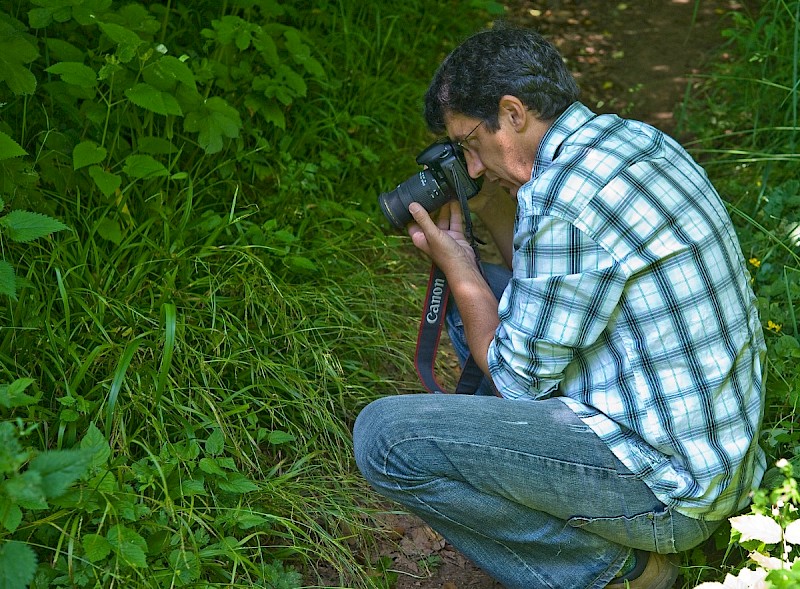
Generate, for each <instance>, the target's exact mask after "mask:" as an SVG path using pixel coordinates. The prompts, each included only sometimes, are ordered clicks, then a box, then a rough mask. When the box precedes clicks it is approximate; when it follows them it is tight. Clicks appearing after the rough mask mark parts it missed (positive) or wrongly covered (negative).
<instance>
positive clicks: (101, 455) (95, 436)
mask: <svg viewBox="0 0 800 589" xmlns="http://www.w3.org/2000/svg"><path fill="white" fill-rule="evenodd" d="M80 447H81V450H86V451H88V452H90V453H91V454H90V455H91V462H90V466H91V467H92V468H95V467H98V466H102V465H104V464H105V463H106V462H108V459H109V458H110V457H111V447H110V446H109V444H108V441H107V440H106V439H105V437H103V432H101V431H100V429H99V428H98V427H97V426H96V425H95V424H94V422H92V423H90V424H89V428H88V429H87V430H86V435H85V436H83V439H82V440H81V446H80Z"/></svg>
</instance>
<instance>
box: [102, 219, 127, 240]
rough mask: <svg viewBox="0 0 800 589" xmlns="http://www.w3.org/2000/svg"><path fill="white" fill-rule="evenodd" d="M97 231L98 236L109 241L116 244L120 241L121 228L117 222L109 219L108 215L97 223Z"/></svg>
mask: <svg viewBox="0 0 800 589" xmlns="http://www.w3.org/2000/svg"><path fill="white" fill-rule="evenodd" d="M97 232H98V233H99V234H100V237H102V238H103V239H107V240H108V241H110V242H111V243H116V244H117V245H119V244H120V243H122V228H121V227H120V226H119V223H117V222H116V221H114V220H113V219H109V218H108V217H103V218H102V219H100V222H99V223H98V224H97Z"/></svg>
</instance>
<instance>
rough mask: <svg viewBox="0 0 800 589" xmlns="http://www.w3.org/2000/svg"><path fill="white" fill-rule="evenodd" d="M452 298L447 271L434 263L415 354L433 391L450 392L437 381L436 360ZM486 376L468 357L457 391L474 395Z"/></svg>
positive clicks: (424, 380) (419, 370) (421, 374)
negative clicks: (445, 273)
mask: <svg viewBox="0 0 800 589" xmlns="http://www.w3.org/2000/svg"><path fill="white" fill-rule="evenodd" d="M449 297H450V288H449V287H448V286H447V278H446V277H445V275H444V272H442V271H441V270H439V268H438V267H436V265H435V264H434V265H432V266H431V272H430V277H429V278H428V290H427V292H426V293H425V304H424V305H423V309H422V320H421V321H420V325H419V334H418V335H417V349H416V353H415V355H414V366H415V367H416V369H417V374H418V375H419V378H420V380H421V381H422V385H423V386H424V387H425V388H426V389H427V391H428V392H429V393H446V392H447V391H445V389H444V388H443V387H442V386H441V385H440V384H439V383H438V381H437V380H436V374H435V363H436V354H437V352H438V350H439V339H440V338H441V336H442V329H443V327H444V323H445V313H446V310H447V301H448V299H449ZM481 379H483V371H482V370H481V369H480V368H479V367H478V365H477V364H476V363H475V360H473V358H472V356H471V355H470V356H468V357H467V361H466V363H465V364H464V368H463V369H462V371H461V376H460V378H459V380H458V384H457V385H456V390H455V393H456V394H464V395H471V394H473V393H474V392H475V391H476V390H477V388H478V386H480V384H481Z"/></svg>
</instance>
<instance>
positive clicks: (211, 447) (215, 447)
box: [206, 428, 225, 456]
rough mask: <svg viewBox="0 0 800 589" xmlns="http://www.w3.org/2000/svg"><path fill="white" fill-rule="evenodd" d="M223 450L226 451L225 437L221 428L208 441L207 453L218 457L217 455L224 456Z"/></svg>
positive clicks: (212, 433)
mask: <svg viewBox="0 0 800 589" xmlns="http://www.w3.org/2000/svg"><path fill="white" fill-rule="evenodd" d="M223 450H225V436H224V435H223V434H222V431H221V430H220V429H219V428H215V429H214V431H213V432H211V435H210V436H208V439H207V440H206V452H207V453H208V454H211V455H212V456H216V455H217V454H222V451H223Z"/></svg>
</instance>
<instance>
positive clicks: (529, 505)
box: [353, 394, 719, 589]
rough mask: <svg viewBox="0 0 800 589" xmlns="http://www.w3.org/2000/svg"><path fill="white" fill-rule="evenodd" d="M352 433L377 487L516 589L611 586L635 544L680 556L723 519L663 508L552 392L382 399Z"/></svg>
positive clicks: (359, 460)
mask: <svg viewBox="0 0 800 589" xmlns="http://www.w3.org/2000/svg"><path fill="white" fill-rule="evenodd" d="M353 438H354V447H355V458H356V463H357V464H358V467H359V469H360V470H361V472H362V474H363V475H364V477H365V478H366V479H367V481H369V483H370V484H371V485H372V486H373V488H374V489H375V490H376V491H378V492H379V493H380V494H382V495H384V496H385V497H388V498H390V499H393V500H395V501H397V502H398V503H400V504H401V505H403V506H405V507H406V508H407V509H408V510H409V511H410V512H412V513H414V514H416V515H418V516H419V517H421V518H422V519H423V520H425V521H426V522H427V523H428V525H430V526H431V527H432V528H434V529H435V530H437V531H438V532H439V533H440V534H441V535H442V536H444V537H445V538H446V539H447V540H448V541H449V542H450V543H451V544H452V545H453V546H455V547H456V548H457V549H458V550H460V551H461V552H462V553H463V554H464V555H466V556H467V557H468V558H469V559H470V560H472V561H473V562H474V563H475V564H476V565H478V566H479V567H481V568H482V569H484V570H485V571H486V572H487V573H488V574H490V575H491V576H492V577H493V578H495V579H496V580H498V581H500V582H501V583H502V584H503V585H504V586H505V587H507V588H508V589H516V588H519V589H535V588H540V587H541V588H565V589H567V588H569V589H577V588H583V587H586V588H593V589H597V588H601V587H605V586H606V584H607V583H608V582H609V581H610V580H611V579H612V578H613V577H614V575H615V574H616V573H617V572H618V571H619V570H620V569H621V568H622V566H623V564H624V562H625V560H626V558H627V557H628V555H629V554H630V551H631V548H639V549H642V550H647V551H651V552H661V553H673V552H680V551H683V550H687V549H689V548H691V547H693V546H695V545H697V544H699V543H700V542H702V541H703V540H704V539H706V538H707V537H708V536H709V535H710V534H711V532H713V530H714V529H715V528H716V526H717V525H718V523H719V522H704V521H701V520H695V519H690V518H688V517H685V516H683V515H681V514H679V513H677V512H675V511H674V510H672V509H668V508H666V506H664V505H663V504H662V503H661V502H659V501H658V499H657V498H656V497H655V496H654V495H653V493H652V492H651V491H650V489H649V488H648V487H647V486H646V485H645V484H644V483H643V482H641V481H640V480H638V479H637V478H636V477H635V476H634V475H632V474H631V473H630V471H628V469H627V468H626V467H625V466H624V465H623V464H622V463H621V462H619V460H617V458H616V457H615V456H614V455H613V454H612V453H611V452H610V451H609V450H608V448H607V447H606V445H605V444H604V443H603V442H602V441H601V440H600V439H599V438H598V437H597V436H596V435H595V434H594V432H592V431H591V430H590V429H589V428H588V427H587V426H586V425H584V424H583V422H582V421H581V420H580V419H578V418H577V417H576V416H575V414H574V413H573V412H572V411H571V410H570V409H569V408H568V407H567V406H565V405H564V404H563V403H561V402H560V401H559V400H558V399H554V398H551V399H545V400H539V401H527V400H508V399H502V398H498V397H495V396H481V395H431V394H419V395H414V394H412V395H399V396H394V397H384V398H381V399H378V400H376V401H373V402H372V403H370V404H369V405H368V406H367V407H365V408H364V410H363V411H362V412H361V413H360V414H359V416H358V419H357V420H356V423H355V426H354V431H353Z"/></svg>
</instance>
